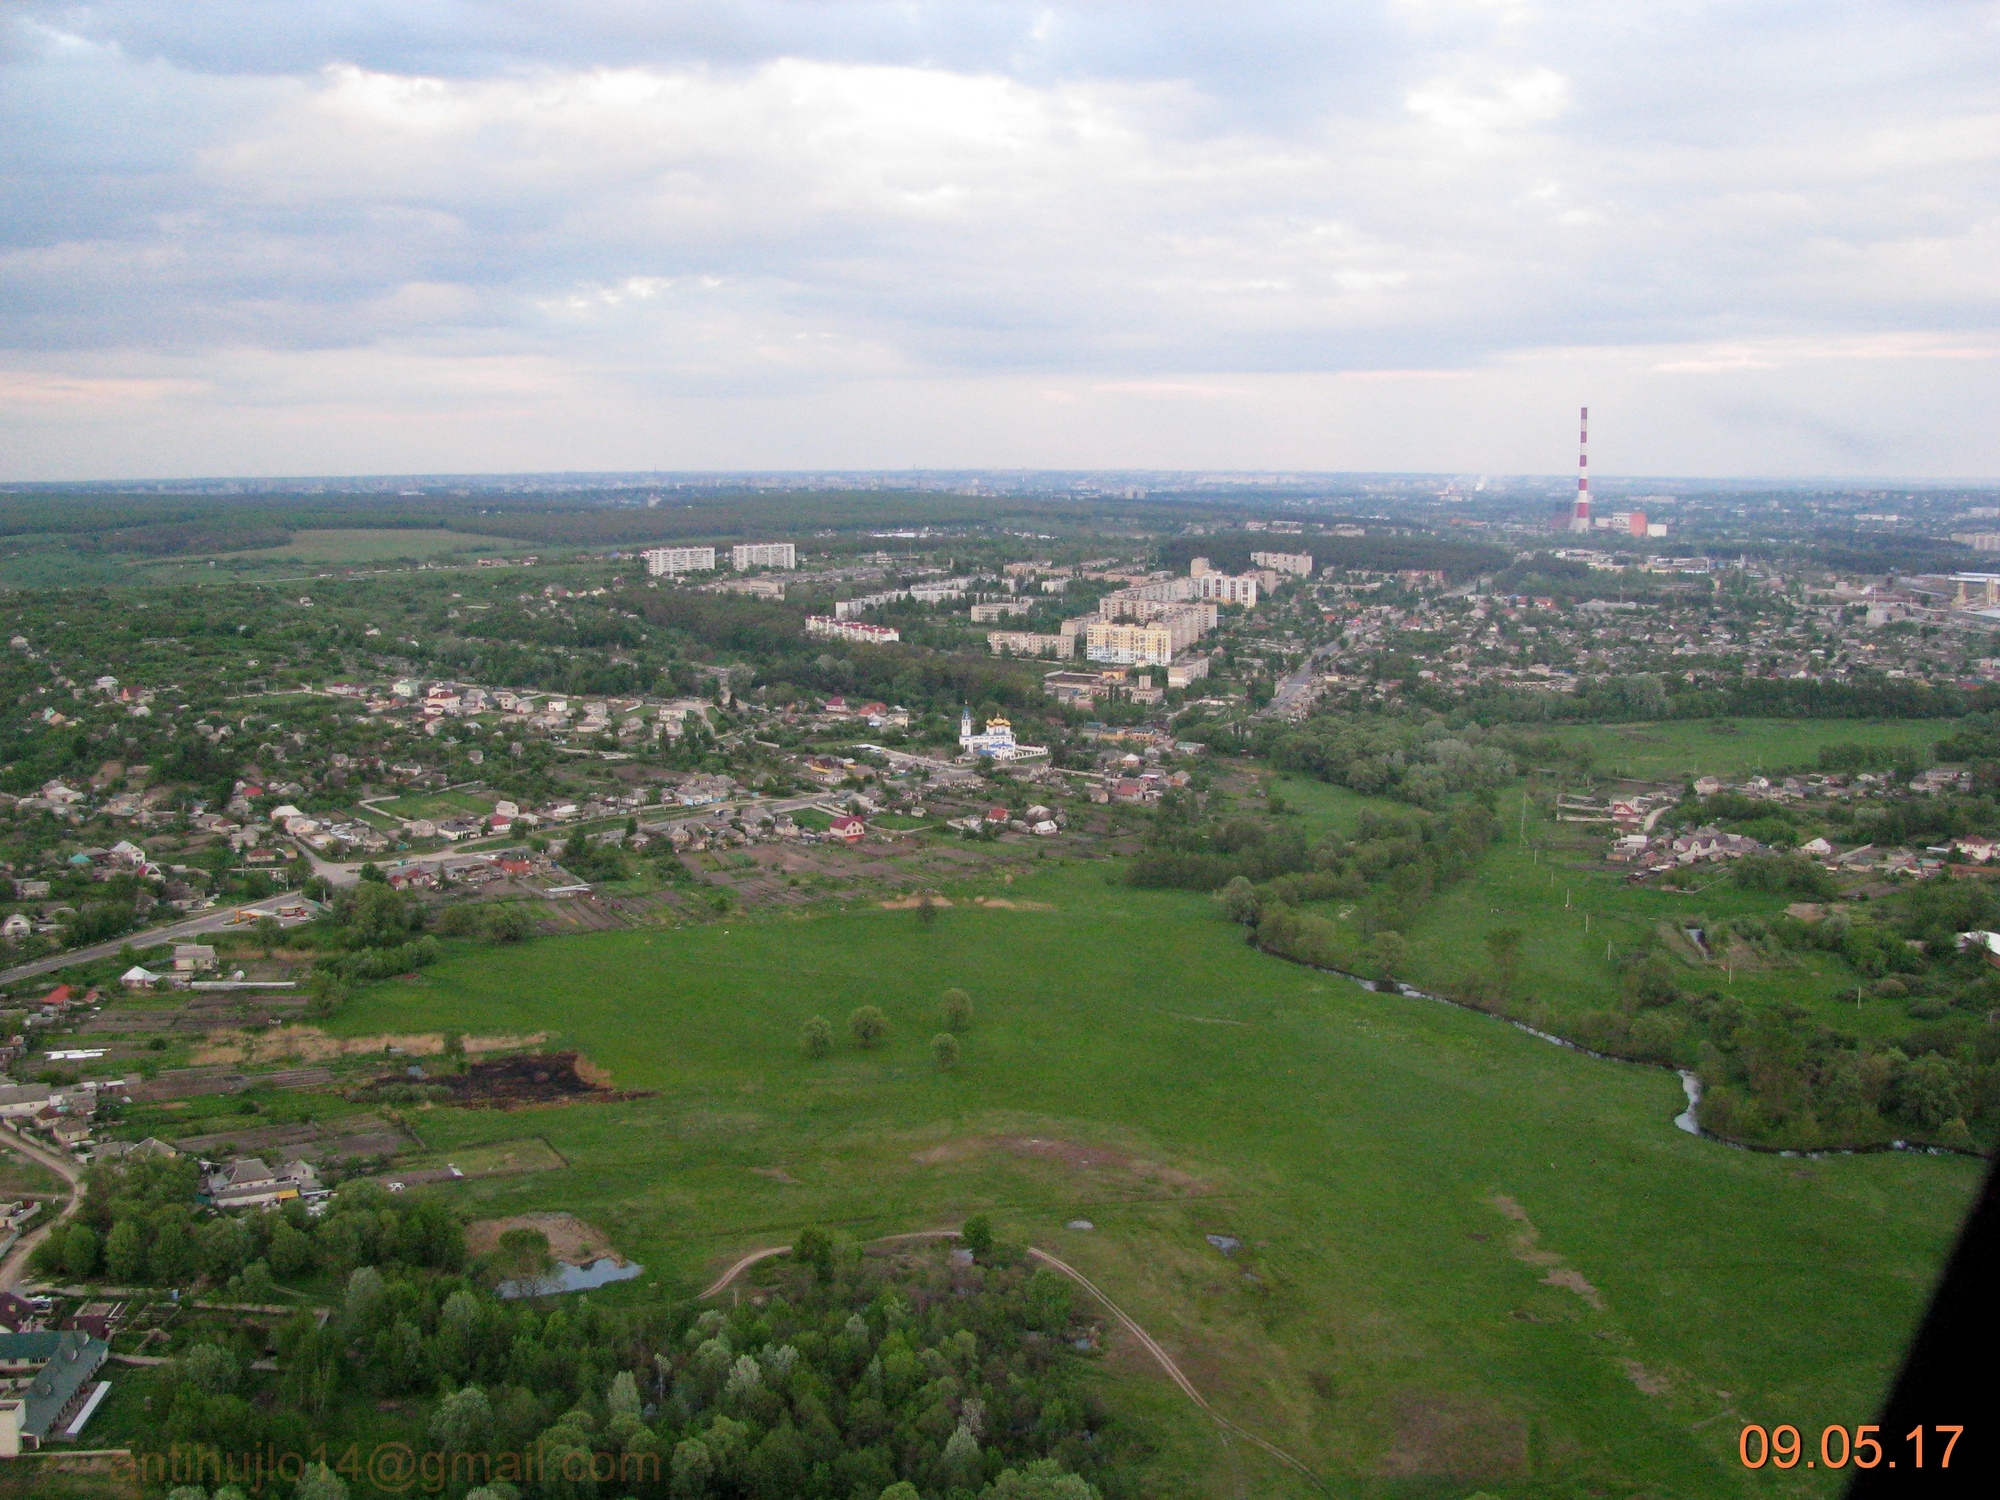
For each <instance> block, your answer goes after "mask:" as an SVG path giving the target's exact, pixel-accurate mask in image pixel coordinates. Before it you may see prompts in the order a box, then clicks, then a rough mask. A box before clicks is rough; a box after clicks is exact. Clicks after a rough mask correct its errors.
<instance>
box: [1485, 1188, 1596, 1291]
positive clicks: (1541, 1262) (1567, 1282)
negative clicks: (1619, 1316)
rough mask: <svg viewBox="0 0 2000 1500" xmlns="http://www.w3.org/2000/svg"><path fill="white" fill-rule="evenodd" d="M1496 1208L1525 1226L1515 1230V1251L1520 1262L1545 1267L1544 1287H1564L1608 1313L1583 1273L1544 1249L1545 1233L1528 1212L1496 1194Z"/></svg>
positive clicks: (1506, 1197)
mask: <svg viewBox="0 0 2000 1500" xmlns="http://www.w3.org/2000/svg"><path fill="white" fill-rule="evenodd" d="M1489 1201H1490V1202H1491V1203H1492V1204H1493V1206H1494V1207H1495V1208H1497V1209H1499V1210H1500V1212H1501V1213H1503V1214H1505V1215H1506V1216H1507V1217H1508V1218H1510V1219H1512V1220H1513V1221H1514V1222H1515V1223H1516V1224H1518V1225H1520V1226H1521V1227H1520V1228H1519V1229H1518V1230H1516V1231H1515V1234H1514V1237H1513V1243H1512V1246H1511V1248H1512V1249H1513V1252H1514V1258H1515V1259H1516V1260H1520V1261H1525V1262H1526V1263H1527V1264H1529V1265H1531V1266H1544V1267H1547V1268H1548V1274H1547V1275H1546V1276H1544V1277H1543V1278H1542V1284H1543V1285H1544V1286H1554V1287H1561V1288H1562V1289H1563V1290H1564V1291H1566V1292H1574V1293H1576V1295H1577V1296H1579V1297H1581V1298H1583V1300H1584V1301H1585V1302H1587V1303H1589V1304H1590V1305H1591V1306H1592V1307H1593V1308H1595V1309H1596V1310H1597V1311H1598V1312H1603V1311H1604V1298H1603V1296H1602V1295H1601V1294H1600V1293H1599V1292H1598V1290H1597V1288H1596V1287H1594V1286H1592V1285H1591V1284H1590V1282H1589V1281H1588V1279H1586V1278H1585V1276H1584V1274H1583V1273H1582V1272H1581V1271H1578V1270H1575V1269H1573V1268H1571V1267H1570V1266H1568V1265H1566V1264H1565V1263H1564V1261H1563V1258H1562V1257H1561V1256H1560V1255H1558V1254H1556V1252H1555V1251H1553V1250H1544V1249H1543V1248H1542V1247H1541V1238H1542V1232H1541V1231H1540V1230H1539V1229H1537V1228H1535V1223H1534V1220H1532V1219H1530V1218H1529V1217H1528V1211H1527V1210H1526V1209H1525V1208H1523V1207H1521V1205H1520V1204H1518V1203H1516V1202H1515V1201H1514V1200H1513V1199H1512V1198H1509V1197H1508V1196H1507V1195H1506V1194H1505V1193H1496V1194H1495V1195H1494V1196H1493V1198H1492V1199H1490V1200H1489Z"/></svg>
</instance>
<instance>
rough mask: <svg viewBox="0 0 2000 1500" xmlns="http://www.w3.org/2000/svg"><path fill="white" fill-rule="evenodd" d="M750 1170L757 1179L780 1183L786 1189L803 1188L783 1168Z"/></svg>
mask: <svg viewBox="0 0 2000 1500" xmlns="http://www.w3.org/2000/svg"><path fill="white" fill-rule="evenodd" d="M750 1170H751V1171H752V1172H755V1173H756V1174H757V1175H758V1176H759V1177H768V1178H770V1179H771V1181H773V1182H782V1183H783V1184H784V1185H785V1186H786V1187H802V1186H804V1184H802V1183H801V1182H800V1181H799V1180H798V1178H796V1177H794V1176H793V1175H792V1174H791V1173H790V1172H787V1171H786V1170H785V1169H784V1168H783V1167H752V1168H751V1169H750Z"/></svg>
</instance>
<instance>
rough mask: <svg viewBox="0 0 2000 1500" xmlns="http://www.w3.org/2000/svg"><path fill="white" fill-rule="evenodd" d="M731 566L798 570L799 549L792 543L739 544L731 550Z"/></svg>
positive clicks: (738, 569)
mask: <svg viewBox="0 0 2000 1500" xmlns="http://www.w3.org/2000/svg"><path fill="white" fill-rule="evenodd" d="M729 565H730V566H731V567H732V568H735V569H736V570H737V571H738V572H739V573H740V572H741V571H743V570H744V569H745V568H796V567H797V566H798V565H799V554H798V549H797V548H796V547H795V546H793V544H792V543H790V542H739V543H738V544H737V545H736V546H734V547H731V548H730V549H729Z"/></svg>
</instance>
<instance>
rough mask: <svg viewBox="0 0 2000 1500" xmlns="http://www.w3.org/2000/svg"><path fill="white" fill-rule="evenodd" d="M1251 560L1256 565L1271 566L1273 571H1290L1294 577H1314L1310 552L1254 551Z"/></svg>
mask: <svg viewBox="0 0 2000 1500" xmlns="http://www.w3.org/2000/svg"><path fill="white" fill-rule="evenodd" d="M1250 561H1251V563H1252V564H1253V565H1255V566H1256V567H1259V568H1269V569H1270V570H1271V571H1272V572H1273V573H1289V574H1290V575H1291V576H1292V577H1294V578H1310V577H1312V570H1313V560H1312V554H1311V553H1310V552H1253V553H1251V554H1250Z"/></svg>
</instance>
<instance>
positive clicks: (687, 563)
mask: <svg viewBox="0 0 2000 1500" xmlns="http://www.w3.org/2000/svg"><path fill="white" fill-rule="evenodd" d="M639 555H640V556H641V557H643V558H645V559H646V571H647V572H648V573H650V574H652V575H653V577H655V578H662V577H670V576H672V575H673V574H675V573H712V572H714V571H715V549H714V548H713V547H655V548H653V549H652V551H650V552H642V553H640V554H639Z"/></svg>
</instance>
